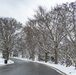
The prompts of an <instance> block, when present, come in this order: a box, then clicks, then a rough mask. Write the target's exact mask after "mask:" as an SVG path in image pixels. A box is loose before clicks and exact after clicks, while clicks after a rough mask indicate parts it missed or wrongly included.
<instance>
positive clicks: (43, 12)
mask: <svg viewBox="0 0 76 75" xmlns="http://www.w3.org/2000/svg"><path fill="white" fill-rule="evenodd" d="M0 50H1V51H2V52H3V51H5V52H7V54H9V55H11V53H13V55H14V56H15V55H17V54H18V55H21V56H22V57H26V58H28V59H32V60H35V59H36V58H37V60H39V61H45V62H47V61H51V62H55V64H58V63H60V64H66V66H71V65H74V66H76V2H71V3H70V4H69V3H65V4H62V5H56V6H55V7H54V8H51V10H49V11H48V10H47V9H46V8H44V7H42V6H39V7H38V9H37V10H35V14H34V15H33V18H32V19H31V18H29V19H28V21H27V22H26V25H25V26H22V24H21V23H20V22H17V21H16V20H15V19H13V18H0ZM9 55H7V58H8V56H9Z"/></svg>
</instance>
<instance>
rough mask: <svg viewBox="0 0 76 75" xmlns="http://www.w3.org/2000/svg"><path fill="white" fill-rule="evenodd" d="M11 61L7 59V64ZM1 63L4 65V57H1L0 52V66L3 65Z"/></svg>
mask: <svg viewBox="0 0 76 75" xmlns="http://www.w3.org/2000/svg"><path fill="white" fill-rule="evenodd" d="M12 63H14V62H13V61H11V60H8V63H7V64H12ZM3 65H6V64H4V59H3V58H2V55H1V54H0V66H3Z"/></svg>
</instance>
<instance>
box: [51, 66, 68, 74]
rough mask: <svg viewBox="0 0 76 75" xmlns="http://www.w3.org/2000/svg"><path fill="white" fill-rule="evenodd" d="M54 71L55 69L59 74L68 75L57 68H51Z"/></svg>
mask: <svg viewBox="0 0 76 75" xmlns="http://www.w3.org/2000/svg"><path fill="white" fill-rule="evenodd" d="M50 67H51V68H52V69H54V70H55V71H57V72H58V73H60V74H62V75H67V74H65V73H64V72H62V71H60V70H59V69H57V68H55V67H52V66H50Z"/></svg>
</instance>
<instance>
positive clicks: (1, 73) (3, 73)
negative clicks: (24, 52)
mask: <svg viewBox="0 0 76 75" xmlns="http://www.w3.org/2000/svg"><path fill="white" fill-rule="evenodd" d="M12 60H13V61H14V62H15V63H14V64H10V65H6V66H3V67H0V75H61V74H59V73H58V72H56V71H55V70H53V69H51V68H50V67H47V66H46V65H43V64H38V63H34V62H24V61H22V60H18V59H12Z"/></svg>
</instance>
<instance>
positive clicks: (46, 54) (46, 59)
mask: <svg viewBox="0 0 76 75" xmlns="http://www.w3.org/2000/svg"><path fill="white" fill-rule="evenodd" d="M47 61H48V53H47V52H45V62H47Z"/></svg>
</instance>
